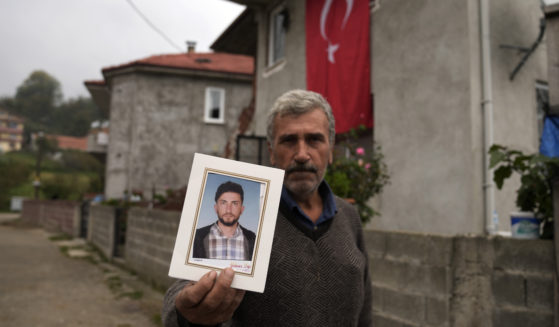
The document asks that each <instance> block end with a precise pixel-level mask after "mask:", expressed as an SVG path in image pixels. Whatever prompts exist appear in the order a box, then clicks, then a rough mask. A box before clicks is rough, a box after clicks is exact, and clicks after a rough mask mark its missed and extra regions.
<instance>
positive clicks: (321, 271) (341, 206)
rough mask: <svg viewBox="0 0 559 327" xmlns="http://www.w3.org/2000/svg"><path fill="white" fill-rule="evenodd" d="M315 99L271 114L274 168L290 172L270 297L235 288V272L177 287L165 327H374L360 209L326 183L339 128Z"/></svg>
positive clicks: (299, 99)
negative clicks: (233, 284)
mask: <svg viewBox="0 0 559 327" xmlns="http://www.w3.org/2000/svg"><path fill="white" fill-rule="evenodd" d="M334 126H335V123H334V117H333V116H332V110H331V108H330V105H329V104H328V103H327V102H326V100H324V98H323V97H322V96H320V95H319V94H317V93H314V92H309V91H302V90H294V91H290V92H287V93H285V94H283V95H282V96H280V97H279V98H278V99H277V100H276V102H275V103H274V105H273V107H272V109H271V111H270V113H269V115H268V126H267V127H268V147H269V150H270V160H271V163H272V164H273V165H274V166H276V167H278V168H281V169H284V170H285V177H284V188H283V191H282V196H281V202H280V212H278V220H277V222H276V230H275V233H274V241H273V246H272V253H271V255H270V264H269V268H268V277H267V281H266V288H265V290H264V293H261V294H260V293H254V292H245V291H242V290H236V289H232V288H231V287H230V285H231V282H232V280H233V278H234V273H233V271H232V270H231V269H230V268H227V269H225V270H223V271H222V272H221V273H220V274H219V277H218V276H217V273H216V272H214V271H212V272H209V273H207V274H206V275H204V276H203V277H202V278H201V279H200V280H199V281H198V282H196V283H193V282H188V281H178V282H176V283H175V284H174V285H173V286H171V287H170V288H169V290H168V291H167V294H166V296H165V300H164V306H163V321H164V323H165V326H177V325H179V326H192V325H196V324H200V325H218V324H220V323H223V322H225V323H226V324H228V325H232V326H370V325H371V301H372V300H371V282H370V277H369V269H368V258H367V254H366V252H365V244H364V241H363V236H362V231H361V223H360V219H359V215H358V214H357V211H356V210H355V208H353V207H352V206H351V205H349V204H348V203H346V202H345V201H343V200H342V199H340V198H338V197H336V196H334V195H333V194H332V192H331V190H330V188H329V187H328V185H327V184H326V182H324V181H323V177H324V173H325V171H326V168H327V166H328V164H329V163H331V161H332V148H333V145H334V137H335V129H334Z"/></svg>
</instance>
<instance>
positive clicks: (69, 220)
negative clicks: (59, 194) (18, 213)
mask: <svg viewBox="0 0 559 327" xmlns="http://www.w3.org/2000/svg"><path fill="white" fill-rule="evenodd" d="M22 220H23V221H26V222H29V223H32V224H34V225H37V226H41V227H44V228H45V229H46V230H47V231H49V232H54V233H59V232H60V233H65V234H68V235H72V236H74V237H78V236H79V232H80V203H79V202H76V201H65V200H24V202H23V208H22Z"/></svg>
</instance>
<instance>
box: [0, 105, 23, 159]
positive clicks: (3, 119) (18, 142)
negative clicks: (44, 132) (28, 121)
mask: <svg viewBox="0 0 559 327" xmlns="http://www.w3.org/2000/svg"><path fill="white" fill-rule="evenodd" d="M23 123H24V122H23V119H21V118H19V117H16V116H13V115H10V114H9V113H7V112H5V111H1V110H0V152H9V151H17V150H20V149H21V146H22V144H23Z"/></svg>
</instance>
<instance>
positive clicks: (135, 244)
mask: <svg viewBox="0 0 559 327" xmlns="http://www.w3.org/2000/svg"><path fill="white" fill-rule="evenodd" d="M179 220H180V212H178V211H162V210H147V209H142V208H131V209H130V211H128V225H127V229H126V250H125V260H126V263H127V264H128V266H130V268H132V269H133V270H134V271H136V272H137V273H138V274H139V275H140V276H142V277H143V278H145V279H147V280H150V281H152V282H153V283H155V284H156V285H158V286H161V287H168V286H169V285H170V284H171V283H172V281H173V279H172V278H170V277H168V273H169V264H170V262H171V257H172V255H173V249H174V247H175V239H176V236H177V230H178V227H179Z"/></svg>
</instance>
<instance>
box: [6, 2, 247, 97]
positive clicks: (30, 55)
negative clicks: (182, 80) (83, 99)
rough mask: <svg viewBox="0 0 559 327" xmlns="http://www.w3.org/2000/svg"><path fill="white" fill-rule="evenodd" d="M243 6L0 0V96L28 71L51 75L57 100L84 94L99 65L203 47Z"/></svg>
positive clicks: (12, 90)
mask: <svg viewBox="0 0 559 327" xmlns="http://www.w3.org/2000/svg"><path fill="white" fill-rule="evenodd" d="M130 3H132V4H133V5H135V7H137V8H138V9H139V10H140V11H141V12H142V13H143V14H144V15H145V16H146V17H147V19H148V20H149V21H150V22H151V23H152V24H153V25H155V27H156V28H157V29H159V30H160V31H161V32H162V33H163V34H165V35H166V36H167V37H168V38H169V39H170V42H171V43H173V44H174V45H171V44H170V43H169V42H168V41H166V39H165V38H164V37H162V36H161V35H160V34H158V33H157V32H156V31H154V29H152V28H151V27H150V26H149V25H148V23H146V22H145V20H144V19H142V17H141V16H140V15H139V14H138V13H137V12H136V11H135V10H134V9H133V7H132V6H131V4H130ZM243 10H244V6H241V5H238V4H235V3H233V2H230V1H225V0H0V41H1V42H2V43H1V44H2V45H1V46H0V59H1V60H0V97H1V96H14V95H15V92H16V89H17V87H18V86H19V85H21V83H22V82H23V81H24V80H25V79H26V78H27V77H28V76H29V75H30V74H31V72H32V71H34V70H44V71H46V72H47V73H49V74H50V75H52V76H53V77H55V78H56V79H57V80H58V81H59V82H60V83H61V86H62V93H63V95H64V99H68V98H72V97H77V96H89V93H88V92H87V89H86V88H85V86H84V84H83V82H84V81H86V80H102V79H103V77H102V75H101V69H102V68H103V67H108V66H113V65H118V64H122V63H126V62H129V61H132V60H136V59H140V58H145V57H148V56H151V55H156V54H169V53H178V52H179V50H178V49H177V47H179V48H180V49H181V50H182V51H186V41H187V40H192V41H196V42H197V44H196V51H197V52H208V51H211V50H210V49H209V46H210V45H211V44H212V43H213V41H215V39H217V38H218V37H219V35H220V34H221V33H222V32H223V31H224V30H225V29H226V28H227V27H228V26H229V24H231V23H232V22H233V21H234V20H235V18H236V17H237V16H238V15H239V14H240V13H241V12H242V11H243Z"/></svg>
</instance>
